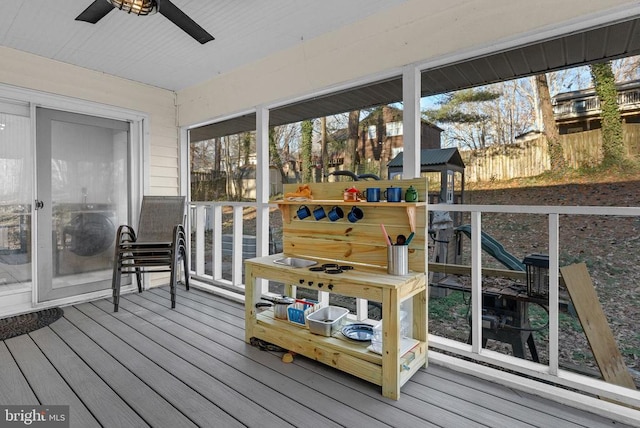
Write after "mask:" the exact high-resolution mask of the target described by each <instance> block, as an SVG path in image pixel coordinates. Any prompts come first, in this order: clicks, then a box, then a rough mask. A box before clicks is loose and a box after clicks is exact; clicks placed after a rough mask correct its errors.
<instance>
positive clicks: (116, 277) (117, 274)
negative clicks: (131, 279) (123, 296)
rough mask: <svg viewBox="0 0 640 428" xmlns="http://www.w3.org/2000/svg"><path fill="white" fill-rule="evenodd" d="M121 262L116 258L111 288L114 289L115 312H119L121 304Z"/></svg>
mask: <svg viewBox="0 0 640 428" xmlns="http://www.w3.org/2000/svg"><path fill="white" fill-rule="evenodd" d="M121 274H122V273H121V271H120V260H118V258H116V260H115V261H114V262H113V277H112V279H111V288H112V289H113V312H118V305H119V303H120V279H121Z"/></svg>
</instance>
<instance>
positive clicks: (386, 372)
mask: <svg viewBox="0 0 640 428" xmlns="http://www.w3.org/2000/svg"><path fill="white" fill-rule="evenodd" d="M367 188H379V189H380V192H379V193H380V200H379V201H377V202H368V201H367V200H366V196H365V195H366V194H367V192H366V189H367ZM395 188H401V189H402V190H401V191H400V192H401V193H400V194H401V195H402V198H401V199H400V200H398V199H397V198H396V197H397V194H398V190H394V189H395ZM409 188H411V190H410V192H409V199H414V201H413V202H406V201H405V199H404V197H405V195H406V191H407V190H408V189H409ZM389 189H391V190H390V191H389ZM347 190H350V191H349V192H346V191H347ZM354 190H357V192H354ZM284 191H285V198H283V199H282V200H277V201H274V202H276V203H277V204H278V206H279V208H280V211H281V213H282V217H283V253H281V254H274V255H270V256H266V257H258V258H254V259H248V260H246V261H245V282H246V296H245V311H246V314H245V315H246V319H245V322H246V337H245V339H246V341H247V343H249V342H250V339H251V338H253V337H255V338H258V339H260V340H264V341H266V342H269V343H273V344H276V345H278V346H280V347H282V348H285V349H287V350H289V351H290V352H292V353H294V354H300V355H304V356H306V357H308V358H312V359H315V360H317V361H320V362H322V363H324V364H327V365H330V366H332V367H335V368H337V369H339V370H342V371H344V372H347V373H350V374H352V375H355V376H358V377H360V378H362V379H365V380H367V381H369V382H372V383H374V384H377V385H380V386H381V387H382V394H383V395H384V396H385V397H389V398H392V399H396V400H397V399H399V397H400V388H401V386H402V385H404V383H405V382H407V381H408V380H409V379H410V378H411V376H412V375H413V374H414V373H415V372H416V371H417V370H418V369H419V368H420V367H423V366H425V365H426V364H427V300H428V299H427V286H426V270H427V252H426V250H427V228H428V227H427V224H428V212H427V202H426V197H427V180H426V179H425V178H419V179H410V180H391V181H384V180H376V181H355V182H353V183H345V182H338V183H312V184H308V185H306V186H299V185H285V189H284ZM309 192H310V193H311V195H310V198H309V199H307V200H305V199H304V196H305V195H308V193H309ZM385 192H386V193H387V194H392V195H393V198H394V199H393V200H397V202H387V200H386V199H385V197H384V196H383V195H384V194H385ZM346 193H356V195H355V196H354V195H347V194H346ZM369 193H374V192H369ZM287 195H289V197H287ZM320 208H322V209H320ZM339 214H342V215H339ZM382 226H384V227H382ZM383 230H384V232H383ZM396 243H397V244H399V245H405V246H406V251H405V253H404V254H405V255H403V257H405V258H406V259H405V263H407V264H408V266H407V268H408V269H405V270H402V271H401V272H402V273H405V272H406V274H402V275H392V274H390V273H389V269H390V268H389V266H388V261H387V260H388V257H390V256H389V254H391V251H390V250H389V247H390V244H396ZM407 244H408V245H407ZM392 246H395V245H392ZM310 263H315V264H314V265H313V266H310V265H309V264H310ZM323 265H325V266H329V265H334V266H337V269H333V268H326V269H323V268H321V267H322V266H323ZM314 267H315V269H314ZM343 268H344V269H343ZM338 271H339V272H338ZM267 281H277V282H280V283H283V284H284V290H285V291H284V294H285V295H286V296H289V297H293V298H295V297H296V290H297V288H298V287H301V288H306V289H312V290H316V291H318V295H319V299H318V300H319V301H320V302H321V303H322V302H328V296H329V294H330V293H335V294H339V295H342V296H346V297H355V298H357V299H358V300H357V303H356V304H361V305H362V303H363V302H364V301H362V300H360V299H366V300H368V301H373V302H380V303H381V305H382V326H381V328H382V339H381V340H382V347H381V351H380V350H379V349H378V352H380V353H378V352H374V351H373V350H372V348H371V345H370V343H368V342H363V341H358V340H352V339H350V338H348V337H346V336H345V335H343V334H342V332H341V331H335V332H334V331H333V330H331V331H330V332H328V333H327V335H326V336H325V335H323V334H313V333H312V332H311V331H310V330H309V319H307V320H306V321H307V322H306V323H305V324H301V323H299V322H293V320H284V319H281V318H277V317H275V316H274V312H273V310H271V309H267V310H264V311H262V312H260V311H259V310H258V309H257V308H256V304H258V303H260V302H261V301H262V302H264V301H263V300H262V296H263V293H264V294H265V295H266V294H267V291H268V282H267ZM365 303H366V302H365ZM295 305H298V307H300V303H296V304H295ZM401 305H402V307H403V308H409V310H408V311H406V312H407V313H408V315H406V314H404V313H403V316H407V317H408V318H409V319H408V320H405V319H403V320H401V319H400V318H401V310H400V309H401ZM304 307H305V306H302V308H303V309H304ZM362 307H364V308H366V304H364V305H363V306H362ZM292 308H293V305H292ZM328 308H337V307H335V306H329V307H328ZM324 309H327V308H324ZM320 310H321V309H320ZM362 312H366V310H364V311H362ZM309 317H312V315H309ZM345 319H346V325H347V327H348V326H349V325H351V323H356V322H357V323H362V322H364V323H367V322H368V323H370V324H374V323H375V321H372V320H366V319H358V320H356V319H354V316H353V315H350V316H349V317H347V318H345ZM297 321H300V320H297ZM312 322H314V320H313V319H312ZM343 322H344V320H343ZM401 322H402V324H403V328H404V326H405V325H406V324H408V325H409V332H408V333H407V334H406V335H405V336H403V335H401V331H402V330H401ZM327 331H328V330H327Z"/></svg>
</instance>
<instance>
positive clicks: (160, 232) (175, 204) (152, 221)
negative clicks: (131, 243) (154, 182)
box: [137, 196, 186, 243]
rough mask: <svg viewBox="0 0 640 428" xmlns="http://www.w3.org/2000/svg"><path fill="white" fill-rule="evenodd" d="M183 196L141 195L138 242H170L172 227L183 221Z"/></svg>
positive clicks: (184, 199)
mask: <svg viewBox="0 0 640 428" xmlns="http://www.w3.org/2000/svg"><path fill="white" fill-rule="evenodd" d="M185 201H186V198H185V197H184V196H143V198H142V207H141V209H140V222H139V223H138V236H137V240H138V242H169V243H170V242H171V241H172V239H173V228H174V227H175V225H177V224H182V223H183V222H184V208H185Z"/></svg>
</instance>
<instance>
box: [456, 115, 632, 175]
mask: <svg viewBox="0 0 640 428" xmlns="http://www.w3.org/2000/svg"><path fill="white" fill-rule="evenodd" d="M623 138H624V142H625V146H626V149H627V155H628V156H629V157H635V158H637V157H638V156H640V124H636V123H627V124H624V125H623ZM560 143H561V144H562V147H563V150H564V157H565V159H566V161H567V164H568V166H569V167H571V168H575V169H578V168H584V167H591V166H596V165H598V164H599V163H600V162H601V161H602V134H601V132H600V130H599V129H595V130H591V131H584V132H579V133H575V134H565V135H561V136H560ZM460 154H461V156H462V159H463V161H464V163H465V166H466V168H465V178H466V181H467V182H480V181H496V180H509V179H511V178H517V177H531V176H536V175H540V174H542V173H543V172H545V171H547V170H549V167H550V163H549V151H548V149H547V143H546V140H545V138H544V137H543V136H538V137H536V138H533V139H530V140H527V141H523V142H521V143H515V144H509V145H503V146H491V147H488V148H486V149H481V150H463V151H461V152H460Z"/></svg>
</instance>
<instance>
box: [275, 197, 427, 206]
mask: <svg viewBox="0 0 640 428" xmlns="http://www.w3.org/2000/svg"><path fill="white" fill-rule="evenodd" d="M270 203H272V204H278V205H307V206H309V205H312V206H316V205H322V206H326V205H331V206H333V205H338V206H344V205H346V206H353V205H362V206H363V207H364V206H367V207H389V206H392V207H410V206H411V207H416V206H417V207H420V206H426V205H427V203H426V202H405V201H402V202H387V201H380V202H367V201H366V200H362V201H343V200H342V199H318V200H316V199H310V200H308V201H287V200H284V199H280V200H277V201H270Z"/></svg>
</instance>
